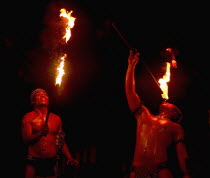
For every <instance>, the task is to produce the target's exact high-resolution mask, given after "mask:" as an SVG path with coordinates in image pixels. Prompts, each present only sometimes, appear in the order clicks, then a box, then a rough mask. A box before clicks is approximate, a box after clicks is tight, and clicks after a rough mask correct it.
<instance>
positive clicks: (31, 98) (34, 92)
mask: <svg viewBox="0 0 210 178" xmlns="http://www.w3.org/2000/svg"><path fill="white" fill-rule="evenodd" d="M39 91H44V92H45V93H47V92H46V90H44V89H42V88H36V89H35V90H33V91H32V92H31V96H30V100H31V104H33V100H34V96H35V94H36V93H37V92H39Z"/></svg>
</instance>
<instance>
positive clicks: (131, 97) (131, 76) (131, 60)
mask: <svg viewBox="0 0 210 178" xmlns="http://www.w3.org/2000/svg"><path fill="white" fill-rule="evenodd" d="M139 55H140V54H139V53H138V52H137V51H134V50H132V49H131V50H130V55H129V57H128V68H127V71H126V78H125V94H126V98H127V102H128V106H129V108H130V111H131V112H132V113H135V112H136V111H137V109H139V108H140V107H141V100H140V98H139V96H138V94H137V93H136V88H135V87H136V86H135V67H136V64H137V63H138V61H139Z"/></svg>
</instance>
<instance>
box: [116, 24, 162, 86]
mask: <svg viewBox="0 0 210 178" xmlns="http://www.w3.org/2000/svg"><path fill="white" fill-rule="evenodd" d="M112 27H113V28H114V29H115V30H116V31H117V33H118V35H119V36H120V38H121V39H122V40H123V42H124V43H125V45H126V46H127V47H128V48H129V49H132V48H133V47H132V46H131V45H130V44H129V43H128V41H127V40H126V39H125V38H124V37H123V35H122V34H121V33H120V31H119V30H118V28H117V27H116V25H115V24H114V23H112ZM141 61H142V63H143V64H144V67H145V68H146V70H147V71H148V72H149V74H150V75H151V77H152V78H153V79H154V81H155V83H156V84H157V86H158V88H160V86H159V84H158V82H157V80H156V78H155V77H154V75H153V74H152V72H151V70H150V69H149V68H148V66H147V65H146V64H145V63H144V61H143V60H141Z"/></svg>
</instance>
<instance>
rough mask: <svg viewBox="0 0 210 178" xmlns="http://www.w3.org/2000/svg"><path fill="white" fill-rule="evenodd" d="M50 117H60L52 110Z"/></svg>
mask: <svg viewBox="0 0 210 178" xmlns="http://www.w3.org/2000/svg"><path fill="white" fill-rule="evenodd" d="M50 117H53V118H57V119H60V118H61V117H60V116H59V115H58V114H56V113H53V112H50Z"/></svg>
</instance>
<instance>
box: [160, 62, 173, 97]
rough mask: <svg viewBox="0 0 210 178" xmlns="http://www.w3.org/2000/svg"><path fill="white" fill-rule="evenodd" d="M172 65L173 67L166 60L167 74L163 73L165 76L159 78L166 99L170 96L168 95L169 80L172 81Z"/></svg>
mask: <svg viewBox="0 0 210 178" xmlns="http://www.w3.org/2000/svg"><path fill="white" fill-rule="evenodd" d="M170 67H171V64H170V63H169V62H166V72H165V74H164V75H163V78H160V79H159V80H158V82H159V83H160V89H161V90H162V92H163V93H162V94H161V96H162V98H163V99H165V100H168V99H169V97H168V82H169V81H170V74H171V73H170Z"/></svg>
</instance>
